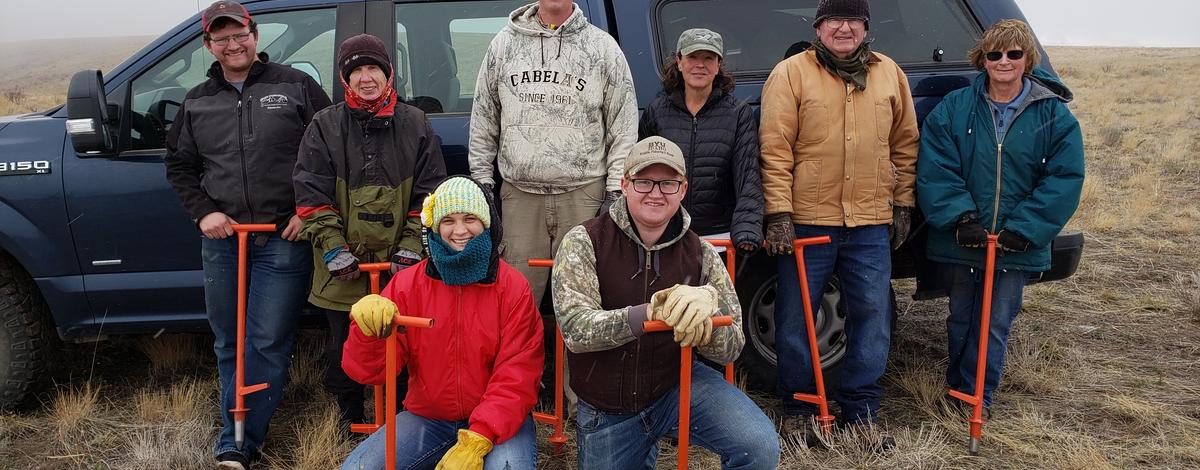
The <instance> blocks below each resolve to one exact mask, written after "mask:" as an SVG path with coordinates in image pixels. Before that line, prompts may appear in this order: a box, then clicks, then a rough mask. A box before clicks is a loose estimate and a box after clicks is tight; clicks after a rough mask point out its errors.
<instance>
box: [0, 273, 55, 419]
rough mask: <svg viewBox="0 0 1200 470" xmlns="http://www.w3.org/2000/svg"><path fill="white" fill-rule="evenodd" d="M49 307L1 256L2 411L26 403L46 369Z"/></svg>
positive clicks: (0, 344) (0, 354)
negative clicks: (46, 322)
mask: <svg viewBox="0 0 1200 470" xmlns="http://www.w3.org/2000/svg"><path fill="white" fill-rule="evenodd" d="M45 313H46V307H45V304H44V303H43V302H42V299H41V298H40V297H39V294H38V292H37V288H36V287H35V286H34V284H33V280H32V279H31V278H30V277H29V276H28V275H27V274H26V273H25V271H24V270H23V269H21V268H20V267H19V266H18V265H17V263H16V262H15V261H13V260H12V258H9V257H7V256H4V255H0V410H3V411H7V410H11V409H13V408H16V407H18V406H19V405H21V404H23V403H24V402H25V400H26V399H27V398H28V397H29V392H30V391H31V390H32V388H33V386H34V384H36V383H37V378H38V377H40V376H41V374H42V371H43V369H44V367H45V363H44V362H43V361H44V357H45V354H46V350H47V343H48V341H47V340H48V334H47V333H48V332H49V330H48V329H47V327H46V325H45V323H44V321H45V319H46V318H47V316H46V314H45Z"/></svg>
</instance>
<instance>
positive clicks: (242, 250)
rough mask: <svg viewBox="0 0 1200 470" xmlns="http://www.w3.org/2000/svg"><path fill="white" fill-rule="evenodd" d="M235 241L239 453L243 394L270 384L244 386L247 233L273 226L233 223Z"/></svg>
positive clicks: (243, 420)
mask: <svg viewBox="0 0 1200 470" xmlns="http://www.w3.org/2000/svg"><path fill="white" fill-rule="evenodd" d="M232 227H233V231H234V232H235V233H237V242H238V277H237V283H238V284H237V296H238V300H237V359H236V361H237V366H236V369H235V370H234V406H233V409H231V410H229V411H230V412H231V413H233V442H234V445H236V446H237V448H238V449H239V450H241V448H242V444H243V443H244V442H245V441H246V412H247V411H250V409H249V408H246V395H249V394H251V393H255V392H260V391H263V390H266V389H267V387H270V386H271V385H270V384H268V383H265V382H264V383H260V384H254V385H246V248H247V240H249V236H250V232H274V231H275V225H274V224H233V225H232Z"/></svg>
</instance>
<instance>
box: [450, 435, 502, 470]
mask: <svg viewBox="0 0 1200 470" xmlns="http://www.w3.org/2000/svg"><path fill="white" fill-rule="evenodd" d="M491 451H492V441H489V440H488V438H486V437H483V436H482V435H480V434H479V433H477V432H475V431H472V430H470V429H459V430H458V443H457V444H454V447H451V448H450V450H448V451H446V455H444V456H442V460H441V461H440V462H438V464H437V469H436V470H482V469H483V457H484V456H485V455H487V454H488V452H491Z"/></svg>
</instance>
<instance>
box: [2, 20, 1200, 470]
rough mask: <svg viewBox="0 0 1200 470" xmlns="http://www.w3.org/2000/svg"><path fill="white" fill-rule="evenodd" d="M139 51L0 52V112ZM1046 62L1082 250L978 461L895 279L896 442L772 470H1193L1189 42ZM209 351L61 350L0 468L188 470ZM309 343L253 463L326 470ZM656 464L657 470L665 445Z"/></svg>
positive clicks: (1193, 123)
mask: <svg viewBox="0 0 1200 470" xmlns="http://www.w3.org/2000/svg"><path fill="white" fill-rule="evenodd" d="M144 42H145V39H141V40H129V41H128V42H126V43H122V44H109V45H107V46H98V45H96V44H90V45H85V46H81V47H92V48H94V50H91V51H88V50H78V51H75V53H73V55H72V56H71V57H69V58H62V59H61V60H54V61H41V60H32V59H28V58H22V57H23V55H22V52H21V51H19V50H15V49H14V48H12V47H10V46H11V45H0V115H2V114H8V113H15V112H24V111H30V110H36V109H44V108H47V107H49V106H52V105H53V104H55V103H58V102H61V101H62V97H63V94H64V92H65V87H66V82H67V79H68V78H69V76H70V73H71V72H73V71H74V70H75V69H77V68H82V67H87V66H100V67H103V68H105V69H107V68H109V67H111V66H112V65H114V64H116V63H117V62H119V61H120V60H122V58H123V57H125V56H126V55H127V54H128V53H130V52H132V51H133V50H135V49H136V48H137V47H140V45H141V44H143V43H144ZM73 47H74V45H73ZM16 49H20V48H16ZM1049 52H1050V56H1051V58H1052V59H1053V61H1054V64H1055V66H1056V67H1057V69H1058V71H1059V72H1060V73H1061V74H1062V76H1063V78H1064V79H1065V81H1066V83H1067V84H1068V85H1069V86H1070V87H1071V88H1072V89H1073V91H1074V93H1075V98H1076V100H1075V102H1074V104H1073V105H1072V109H1073V110H1074V112H1075V113H1076V115H1077V116H1078V117H1079V119H1080V121H1081V122H1082V124H1083V129H1084V139H1085V142H1086V146H1087V159H1088V161H1087V171H1088V175H1087V181H1086V183H1085V186H1084V193H1083V201H1082V206H1081V208H1080V210H1079V212H1078V213H1077V215H1076V216H1075V218H1074V220H1073V221H1072V222H1071V225H1070V228H1071V229H1074V230H1080V231H1083V232H1084V233H1085V234H1086V236H1087V242H1086V246H1085V252H1084V253H1085V254H1084V260H1083V263H1082V265H1081V266H1080V269H1079V271H1078V273H1077V274H1076V275H1075V276H1074V277H1072V278H1070V279H1068V280H1065V281H1060V282H1055V283H1048V284H1043V285H1036V286H1032V287H1030V288H1028V289H1027V291H1026V303H1025V307H1024V309H1023V310H1022V312H1021V315H1020V317H1019V318H1018V320H1017V322H1016V328H1015V333H1014V335H1013V338H1012V341H1011V345H1010V346H1011V347H1010V355H1009V358H1010V359H1009V363H1008V366H1007V368H1006V369H1005V374H1004V379H1003V384H1002V387H1001V389H1000V390H999V391H998V394H997V399H996V404H995V406H994V407H993V412H994V413H995V415H994V417H993V420H992V421H991V422H989V423H988V425H987V426H986V427H985V435H984V446H983V452H982V454H981V455H980V456H978V457H970V456H968V455H967V454H966V449H965V445H964V441H965V436H966V426H965V424H964V423H963V422H962V421H961V420H960V419H957V418H953V417H951V413H950V412H949V410H948V409H947V404H946V401H945V400H944V399H943V395H944V390H943V388H942V377H943V370H944V367H945V360H944V355H945V339H944V317H945V312H946V304H945V301H944V300H938V301H923V302H913V301H910V300H908V297H907V295H906V294H907V293H911V292H912V290H913V285H912V284H911V283H897V286H896V287H897V291H898V292H899V294H900V299H899V302H900V304H899V308H900V310H901V313H900V321H899V323H898V325H897V329H896V334H895V336H894V338H895V339H894V347H893V354H892V357H891V361H890V364H889V370H888V374H887V388H888V395H887V398H886V400H885V403H884V406H885V410H884V412H883V415H882V423H883V426H885V428H886V429H887V430H888V431H890V432H891V433H892V434H893V435H895V436H896V438H897V441H898V446H897V447H896V449H894V450H893V451H890V452H886V453H873V452H871V451H869V450H868V449H864V448H863V446H861V445H858V444H857V442H858V441H857V440H856V439H855V437H854V436H846V435H838V436H835V438H834V439H833V441H832V442H831V445H830V447H829V448H828V449H806V448H803V447H798V446H794V445H789V446H787V448H786V452H785V457H784V463H783V465H782V467H783V468H818V467H819V468H893V467H901V468H980V467H982V468H1062V469H1079V468H1197V467H1200V380H1198V377H1200V249H1198V248H1197V246H1200V202H1198V201H1200V80H1196V78H1195V76H1194V74H1196V73H1197V72H1200V49H1102V48H1051V49H1050V51H1049ZM14 60H16V62H14ZM209 341H210V338H208V337H206V336H203V335H163V336H160V337H156V338H151V337H135V338H119V339H117V340H114V341H109V342H104V343H99V344H79V345H66V346H64V351H63V354H62V355H61V357H60V359H59V360H58V362H55V363H54V364H52V367H51V371H50V375H51V377H50V379H52V381H53V382H54V386H53V387H51V388H50V389H49V390H47V391H46V392H45V393H43V394H42V395H41V396H40V399H41V403H42V406H41V407H40V408H38V409H35V410H30V411H26V412H21V413H16V414H4V415H0V469H9V468H11V469H18V468H20V469H24V468H53V469H57V468H64V469H65V468H146V469H165V468H205V467H206V465H208V464H209V459H210V454H209V448H210V446H211V442H212V438H213V436H215V434H216V431H217V426H218V424H219V419H218V416H217V413H216V411H217V406H216V378H215V375H214V366H213V359H212V353H211V349H210V348H209V345H210V343H209ZM321 350H322V337H321V335H320V333H319V332H305V333H304V334H303V335H302V337H301V339H300V343H299V345H298V348H297V351H298V352H297V356H296V360H295V362H294V365H293V370H292V382H291V383H289V384H288V386H287V388H286V391H285V397H284V402H283V404H282V406H281V407H280V410H279V412H278V414H277V417H276V419H275V421H274V425H273V427H272V429H271V434H270V436H269V438H268V442H267V446H266V448H265V456H264V460H263V464H264V465H262V466H263V467H268V468H280V469H282V468H304V469H328V468H334V467H336V465H337V464H338V463H339V462H340V459H341V458H342V457H344V456H345V455H346V453H347V452H348V451H349V450H350V448H351V447H352V445H353V444H352V443H351V442H347V441H345V440H343V439H342V438H340V437H339V436H338V435H337V433H336V431H335V426H334V421H335V417H334V406H333V404H332V400H331V399H330V398H329V397H328V396H327V395H326V394H325V393H324V392H323V391H321V386H320V378H321V372H320V355H321ZM760 402H761V403H762V404H763V405H764V407H765V408H766V409H767V411H768V413H769V414H770V415H772V416H774V415H776V414H777V413H776V410H775V409H774V408H773V407H774V405H773V403H772V402H773V401H772V400H770V399H763V400H761V401H760ZM540 432H542V433H543V435H544V434H546V433H548V431H547V430H545V429H541V430H540ZM542 442H545V440H544V439H542ZM543 450H544V452H543V454H542V458H541V459H540V462H539V466H540V467H542V468H555V469H558V468H572V467H573V462H574V454H573V453H572V452H573V451H572V449H568V454H567V455H566V458H554V457H551V455H550V453H549V447H545V448H544V449H543ZM660 455H661V460H660V465H659V468H663V469H666V468H674V455H675V454H674V449H671V448H664V449H663V452H661V454H660ZM693 455H694V458H693V461H694V462H695V464H694V467H695V468H714V469H715V468H719V465H718V463H717V462H716V459H715V458H714V457H713V456H712V455H711V454H708V453H706V452H704V451H702V450H701V449H699V448H694V449H693Z"/></svg>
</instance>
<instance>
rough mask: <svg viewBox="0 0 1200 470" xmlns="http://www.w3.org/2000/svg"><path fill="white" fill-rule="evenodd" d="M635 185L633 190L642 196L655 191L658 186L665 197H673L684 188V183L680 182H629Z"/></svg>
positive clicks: (648, 180) (632, 180) (642, 179)
mask: <svg viewBox="0 0 1200 470" xmlns="http://www.w3.org/2000/svg"><path fill="white" fill-rule="evenodd" d="M629 181H630V182H631V183H633V190H634V191H637V192H639V193H642V194H649V193H650V191H654V187H655V186H658V190H659V191H662V193H663V194H665V195H671V194H675V193H678V192H679V188H682V187H683V181H679V180H651V179H644V178H634V179H631V180H629Z"/></svg>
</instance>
